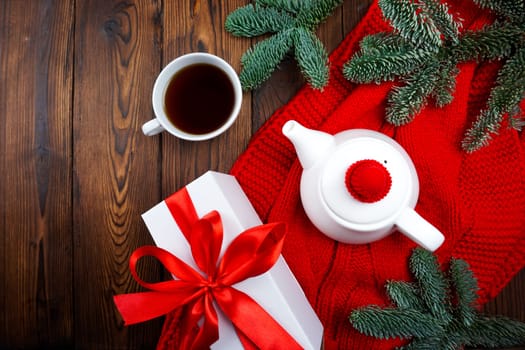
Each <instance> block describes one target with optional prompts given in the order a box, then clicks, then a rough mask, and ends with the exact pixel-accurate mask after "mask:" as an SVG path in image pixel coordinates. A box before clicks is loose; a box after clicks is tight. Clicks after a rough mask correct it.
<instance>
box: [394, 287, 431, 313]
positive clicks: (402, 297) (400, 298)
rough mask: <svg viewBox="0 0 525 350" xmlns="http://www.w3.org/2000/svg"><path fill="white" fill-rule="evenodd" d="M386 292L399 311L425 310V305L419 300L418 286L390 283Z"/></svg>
mask: <svg viewBox="0 0 525 350" xmlns="http://www.w3.org/2000/svg"><path fill="white" fill-rule="evenodd" d="M386 292H387V294H388V297H389V298H390V300H391V301H392V302H393V303H394V304H395V305H396V306H397V308H398V309H414V310H418V311H420V310H423V309H424V305H423V303H422V302H421V300H420V298H419V295H418V293H419V290H418V287H417V286H416V285H414V284H413V283H409V282H404V281H388V282H387V284H386Z"/></svg>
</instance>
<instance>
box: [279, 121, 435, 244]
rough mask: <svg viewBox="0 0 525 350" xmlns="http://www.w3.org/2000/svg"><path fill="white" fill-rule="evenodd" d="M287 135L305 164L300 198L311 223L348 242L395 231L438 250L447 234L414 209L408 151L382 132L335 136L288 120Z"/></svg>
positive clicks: (413, 181) (414, 185)
mask: <svg viewBox="0 0 525 350" xmlns="http://www.w3.org/2000/svg"><path fill="white" fill-rule="evenodd" d="M282 132H283V134H284V135H285V136H286V137H287V138H288V139H289V140H290V141H291V142H292V143H293V145H294V147H295V150H296V152H297V156H298V158H299V161H300V162H301V165H302V166H303V169H304V170H303V174H302V177H301V188H300V191H301V200H302V203H303V207H304V210H305V212H306V214H307V216H308V218H309V219H310V220H311V221H312V223H313V224H314V225H315V226H316V227H317V228H318V229H319V230H320V231H321V232H323V233H324V234H325V235H327V236H329V237H331V238H333V239H335V240H337V241H340V242H343V243H355V244H362V243H369V242H373V241H376V240H378V239H381V238H383V237H385V236H386V235H388V234H390V233H391V232H393V231H394V230H395V229H397V230H399V231H400V232H402V233H403V234H405V235H406V236H407V237H409V238H410V239H412V240H413V241H415V242H416V243H417V244H419V245H420V246H422V247H423V248H425V249H427V250H430V251H434V250H436V249H437V248H439V246H440V245H441V244H442V243H443V241H444V236H443V235H442V234H441V232H439V230H438V229H436V228H435V227H434V226H433V225H432V224H430V223H429V222H428V221H426V220H425V219H423V218H422V217H421V216H420V215H419V214H418V213H416V212H415V210H414V207H415V205H416V202H417V198H418V195H419V181H418V178H417V173H416V169H415V167H414V164H413V163H412V160H411V159H410V157H409V155H408V154H407V153H406V151H405V150H404V149H403V148H402V147H401V146H400V145H399V144H398V143H397V142H395V141H394V140H393V139H391V138H389V137H387V136H386V135H383V134H381V133H379V132H375V131H372V130H365V129H352V130H346V131H343V132H340V133H338V134H336V135H333V136H332V135H330V134H327V133H324V132H321V131H316V130H311V129H308V128H305V127H304V126H302V125H301V124H299V123H298V122H296V121H293V120H290V121H288V122H287V123H286V124H285V125H284V126H283V129H282Z"/></svg>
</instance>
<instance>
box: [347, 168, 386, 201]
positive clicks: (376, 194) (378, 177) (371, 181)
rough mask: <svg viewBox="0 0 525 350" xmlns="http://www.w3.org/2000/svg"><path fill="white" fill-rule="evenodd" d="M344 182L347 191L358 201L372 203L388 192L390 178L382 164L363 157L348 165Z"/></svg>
mask: <svg viewBox="0 0 525 350" xmlns="http://www.w3.org/2000/svg"><path fill="white" fill-rule="evenodd" d="M345 184H346V188H347V190H348V192H350V194H351V195H352V197H354V198H355V199H357V200H358V201H360V202H365V203H374V202H377V201H380V200H381V199H383V198H384V197H385V196H386V195H387V194H388V192H389V191H390V188H391V187H392V178H391V176H390V173H389V172H388V170H387V169H386V168H385V166H384V165H383V164H381V163H379V162H378V161H376V160H372V159H363V160H360V161H357V162H355V163H354V164H352V165H350V167H349V168H348V170H347V171H346V176H345Z"/></svg>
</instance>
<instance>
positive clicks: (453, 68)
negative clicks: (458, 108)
mask: <svg viewBox="0 0 525 350" xmlns="http://www.w3.org/2000/svg"><path fill="white" fill-rule="evenodd" d="M458 74H459V69H458V67H457V65H456V62H455V61H449V62H441V66H440V69H439V73H438V75H437V80H436V84H435V87H434V90H433V91H432V93H431V95H432V97H434V99H435V102H436V106H438V107H443V106H446V105H448V104H449V103H451V102H452V100H453V99H454V96H453V95H452V94H453V92H454V90H455V88H456V77H457V75H458Z"/></svg>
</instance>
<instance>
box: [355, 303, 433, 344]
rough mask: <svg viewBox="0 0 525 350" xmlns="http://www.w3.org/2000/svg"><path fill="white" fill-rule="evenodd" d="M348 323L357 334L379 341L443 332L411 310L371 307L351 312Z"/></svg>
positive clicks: (426, 318)
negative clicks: (350, 323)
mask: <svg viewBox="0 0 525 350" xmlns="http://www.w3.org/2000/svg"><path fill="white" fill-rule="evenodd" d="M350 321H351V322H352V325H353V326H354V328H356V329H357V330H358V331H359V332H361V333H363V334H366V335H370V336H373V337H376V338H381V339H390V338H403V339H406V338H409V337H412V336H416V337H419V338H422V337H432V336H434V335H436V334H439V333H441V332H443V329H442V328H441V327H440V326H439V325H436V323H435V321H434V319H433V318H432V317H429V316H428V315H425V314H424V313H421V312H419V311H416V310H411V309H408V310H399V309H393V308H385V309H380V308H378V307H373V306H372V307H369V308H363V309H358V310H355V311H353V312H352V314H351V316H350ZM377 325H381V326H380V327H378V326H377ZM371 326H372V327H371Z"/></svg>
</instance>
